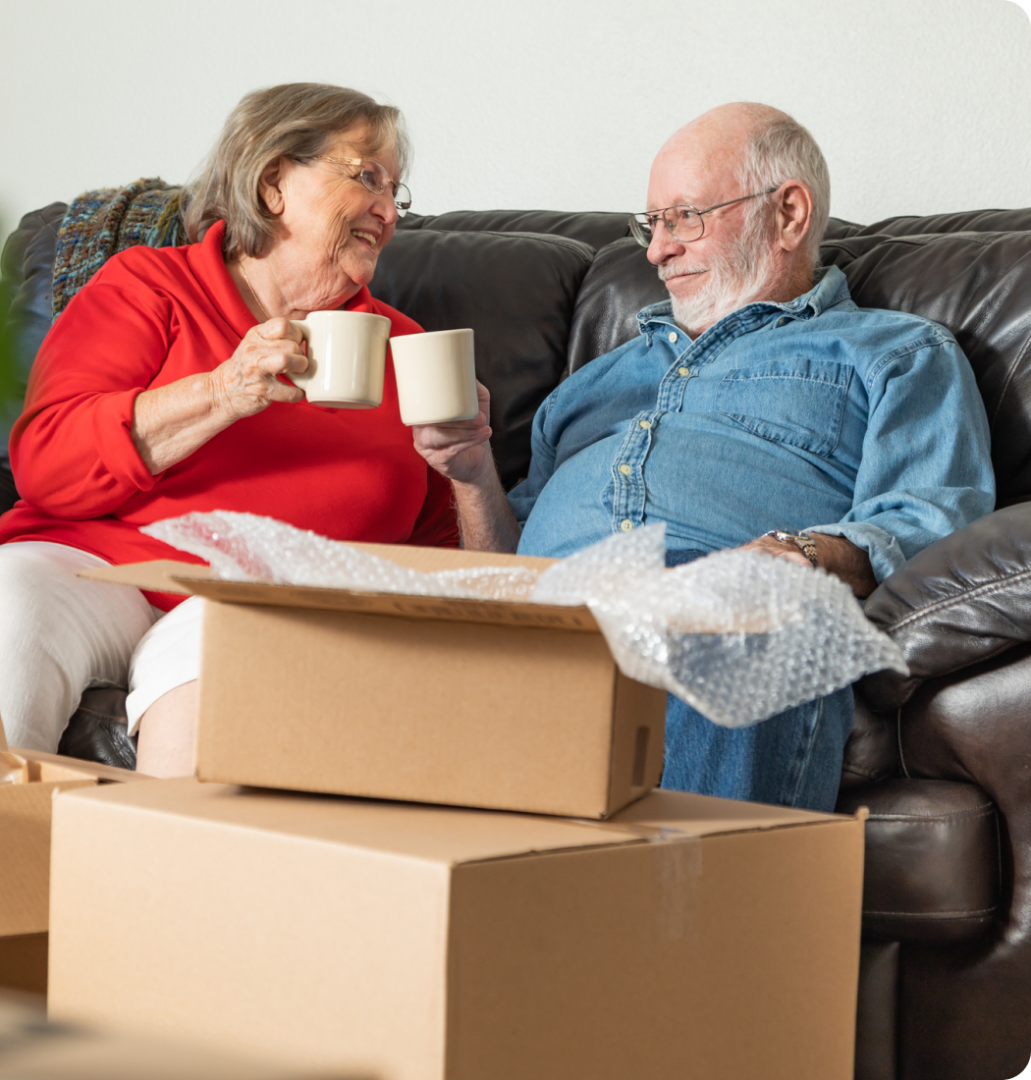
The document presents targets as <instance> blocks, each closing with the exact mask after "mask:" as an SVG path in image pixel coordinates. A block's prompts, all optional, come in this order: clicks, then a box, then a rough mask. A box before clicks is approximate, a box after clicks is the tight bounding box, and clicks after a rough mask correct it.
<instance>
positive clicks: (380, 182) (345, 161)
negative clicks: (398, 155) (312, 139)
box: [315, 157, 412, 217]
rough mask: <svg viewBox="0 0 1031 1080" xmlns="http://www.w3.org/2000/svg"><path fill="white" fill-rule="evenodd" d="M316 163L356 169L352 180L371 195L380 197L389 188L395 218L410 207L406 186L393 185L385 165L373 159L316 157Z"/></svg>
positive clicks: (410, 195)
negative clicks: (395, 213) (394, 207)
mask: <svg viewBox="0 0 1031 1080" xmlns="http://www.w3.org/2000/svg"><path fill="white" fill-rule="evenodd" d="M315 160H316V161H328V162H329V163H330V164H331V165H347V166H350V167H351V168H357V169H358V172H357V174H354V173H352V174H350V176H351V179H352V180H359V181H361V184H362V187H364V188H365V189H366V190H367V191H371V192H372V194H373V195H382V194H383V192H384V191H386V190H387V188H390V191H391V193H392V194H393V196H394V205H395V206H396V207H397V216H398V217H404V216H405V214H407V213H408V211H409V209H410V208H411V205H412V193H411V192H410V191H409V190H408V185H407V184H395V183H394V181H393V179H392V177H391V175H390V173H389V172H388V171H387V167H386V165H383V164H382V163H380V162H378V161H376V159H375V158H360V157H345V158H337V157H317V158H316V159H315Z"/></svg>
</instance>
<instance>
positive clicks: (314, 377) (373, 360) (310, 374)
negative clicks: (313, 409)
mask: <svg viewBox="0 0 1031 1080" xmlns="http://www.w3.org/2000/svg"><path fill="white" fill-rule="evenodd" d="M294 325H295V326H298V327H300V330H301V333H302V334H304V339H305V341H307V342H308V367H307V370H305V371H300V372H291V373H290V375H289V378H290V379H291V381H292V382H293V383H294V385H295V386H299V387H300V388H301V389H302V390H303V391H304V394H305V397H306V398H307V399H308V401H309V402H311V404H312V405H328V406H331V407H333V408H337V409H375V408H376V406H377V405H379V404H380V403H381V402H382V401H383V371H384V368H385V366H386V359H387V339H388V338H389V337H390V320H389V319H388V318H386V317H385V316H383V315H372V314H370V313H369V312H365V311H313V312H311V313H310V314H309V315H308V317H307V318H306V319H296V320H294Z"/></svg>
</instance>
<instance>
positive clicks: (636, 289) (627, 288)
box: [566, 237, 669, 374]
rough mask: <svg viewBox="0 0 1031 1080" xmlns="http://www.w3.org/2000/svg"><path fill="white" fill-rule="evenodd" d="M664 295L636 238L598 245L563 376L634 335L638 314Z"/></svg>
mask: <svg viewBox="0 0 1031 1080" xmlns="http://www.w3.org/2000/svg"><path fill="white" fill-rule="evenodd" d="M668 296H669V294H668V293H667V292H666V289H665V286H664V285H663V284H662V282H661V281H659V277H658V274H657V273H656V271H655V267H654V266H652V264H651V263H650V262H648V257H647V252H646V251H645V249H644V248H643V247H641V245H640V244H638V242H637V241H636V240H634V239H633V238H632V237H628V238H626V239H624V240H616V241H615V242H614V243H611V244H609V245H607V246H606V247H603V248H602V249H601V250H600V251H599V252H598V254H597V255H596V256H595V257H594V262H593V263H592V264H591V269H590V270H589V271H588V272H587V276H586V278H584V283H583V287H582V288H581V290H580V295H579V297H578V298H577V302H576V312H575V313H574V315H573V326H572V331H571V333H570V336H569V364H568V366H567V369H566V370H567V374H572V373H573V372H574V371H576V370H577V369H578V368H582V367H583V366H584V364H586V363H588V362H590V361H591V360H594V359H595V358H596V357H598V356H602V355H604V354H605V353H607V352H611V351H612V350H613V349H616V348H618V347H619V346H620V345H622V344H623V343H624V342H625V341H630V340H631V339H632V338H635V337H637V334H638V329H637V313H638V312H639V311H640V310H641V308H643V307H647V306H648V305H649V304H655V303H658V302H659V301H660V300H665V299H667V298H668Z"/></svg>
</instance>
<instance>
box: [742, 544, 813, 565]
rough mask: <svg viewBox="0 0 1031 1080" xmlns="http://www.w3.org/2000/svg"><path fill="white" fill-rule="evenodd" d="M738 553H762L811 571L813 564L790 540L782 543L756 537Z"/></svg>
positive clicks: (743, 545)
mask: <svg viewBox="0 0 1031 1080" xmlns="http://www.w3.org/2000/svg"><path fill="white" fill-rule="evenodd" d="M737 550H738V551H764V552H765V553H766V554H767V555H772V556H773V557H774V558H775V559H787V561H788V562H793V563H798V565H799V566H808V567H809V568H810V569H812V566H813V564H812V563H811V562H810V561H809V560H808V559H807V558H806V557H805V553H804V552H803V551H802V550H801V549H800V548H799V547H797V546H796V545H795V544H793V543H792V542H791V541H790V540H787V541H784V542H783V543H782V542H781V541H780V540H778V539H777V538H776V537H775V536H757V537H756V538H755V539H754V540H750V541H749V542H748V543H747V544H742V545H741V547H739V548H738V549H737Z"/></svg>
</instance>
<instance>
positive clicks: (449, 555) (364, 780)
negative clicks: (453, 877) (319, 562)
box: [82, 544, 666, 818]
mask: <svg viewBox="0 0 1031 1080" xmlns="http://www.w3.org/2000/svg"><path fill="white" fill-rule="evenodd" d="M355 546H356V547H359V548H362V549H363V550H365V551H369V552H372V553H373V554H376V555H379V556H382V557H384V558H388V559H391V560H393V561H395V562H397V563H400V564H401V565H404V566H407V567H410V568H413V569H417V570H423V571H432V570H446V569H455V568H460V567H469V566H520V567H531V568H535V569H540V568H543V567H545V566H548V565H550V564H551V562H552V561H553V560H550V559H534V558H523V557H519V556H514V555H494V554H484V553H480V552H467V551H456V550H451V549H439V548H415V547H406V546H396V545H381V544H357V545H355ZM82 576H84V577H89V578H93V579H95V580H101V581H112V582H117V583H119V584H125V585H135V586H138V587H140V588H144V589H148V590H152V591H156V592H179V593H191V594H194V595H197V596H203V597H205V598H207V599H208V600H210V601H213V602H212V603H210V604H208V605H207V606H206V610H205V615H204V631H203V639H204V641H203V659H202V664H201V676H200V721H199V730H198V736H197V775H198V776H199V777H200V779H202V780H212V781H219V782H224V783H235V784H252V785H258V786H263V787H278V788H287V789H293V790H297V791H310V792H325V793H330V794H339V795H362V796H369V797H372V798H382V799H407V800H412V801H417V802H429V803H443V804H452V805H459V806H477V807H485V808H491V809H498V810H522V811H529V812H533V813H542V814H562V815H569V816H575V817H590V818H605V817H607V816H608V815H610V814H612V813H614V812H615V811H616V810H619V809H620V808H621V807H623V806H626V805H627V804H628V803H630V802H631V801H633V800H634V799H636V798H639V797H640V796H641V795H643V794H645V792H647V791H649V790H650V789H651V788H652V787H654V785H655V784H656V783H657V782H658V779H659V777H660V776H661V773H662V758H663V741H664V720H665V703H666V695H665V693H664V692H663V691H660V690H656V689H654V688H653V687H650V686H644V685H642V684H641V683H638V682H635V681H633V680H631V679H628V678H626V677H625V676H624V675H623V674H622V673H621V672H620V671H619V669H618V668H617V667H616V664H615V661H614V660H613V658H612V654H611V653H610V652H609V648H608V645H607V644H606V643H605V639H604V637H602V634H601V631H600V630H599V629H598V626H597V623H596V622H595V621H594V618H593V616H592V615H591V613H590V612H589V611H588V610H587V609H586V608H583V607H561V606H550V605H547V606H546V605H540V604H530V603H514V602H504V601H484V600H451V599H437V598H433V597H425V596H401V595H396V594H380V593H369V592H356V591H350V590H346V589H325V588H304V587H295V586H288V585H274V584H263V583H250V582H233V581H221V580H214V579H212V578H210V577H209V575H208V572H207V568H206V567H202V566H196V565H192V564H189V563H175V562H169V561H161V562H153V563H137V564H133V565H129V566H119V567H109V568H104V569H98V570H90V571H87V572H85V573H84V574H83V575H82Z"/></svg>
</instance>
